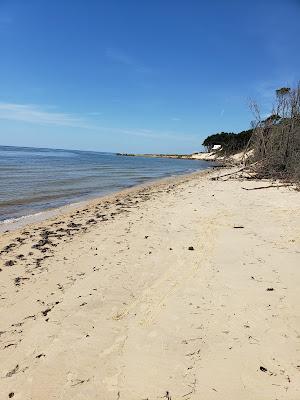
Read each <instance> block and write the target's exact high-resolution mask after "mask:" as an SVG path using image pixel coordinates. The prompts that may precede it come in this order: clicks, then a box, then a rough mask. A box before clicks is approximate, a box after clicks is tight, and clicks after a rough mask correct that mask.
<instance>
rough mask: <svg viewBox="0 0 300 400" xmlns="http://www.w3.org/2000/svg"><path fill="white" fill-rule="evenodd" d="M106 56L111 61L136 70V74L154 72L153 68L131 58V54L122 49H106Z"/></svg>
mask: <svg viewBox="0 0 300 400" xmlns="http://www.w3.org/2000/svg"><path fill="white" fill-rule="evenodd" d="M105 55H106V57H107V58H108V59H110V60H111V61H113V62H115V63H118V64H122V65H124V66H127V67H130V68H132V69H134V70H135V71H136V72H140V73H151V72H153V69H152V68H149V67H147V66H145V65H143V63H141V62H140V61H138V60H136V59H135V58H134V57H132V56H130V55H129V54H127V53H126V52H124V51H122V50H120V49H117V48H113V47H109V48H107V49H106V52H105Z"/></svg>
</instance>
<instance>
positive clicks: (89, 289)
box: [0, 171, 300, 400]
mask: <svg viewBox="0 0 300 400" xmlns="http://www.w3.org/2000/svg"><path fill="white" fill-rule="evenodd" d="M222 173H223V171H221V172H219V171H218V172H216V171H214V172H212V173H210V174H208V173H197V174H193V175H190V176H185V177H179V178H174V179H169V180H165V181H162V182H159V183H156V184H152V185H149V186H145V187H142V188H137V189H134V190H130V191H125V192H123V193H122V194H118V195H116V196H111V197H110V198H104V199H102V200H101V199H99V200H97V201H93V202H91V203H90V204H89V205H88V206H84V207H82V208H81V209H80V210H78V211H74V210H72V211H69V213H67V214H65V215H64V216H58V217H56V218H52V219H50V220H47V221H44V222H43V223H39V224H36V225H31V226H28V227H26V228H22V229H20V230H19V231H16V232H9V233H5V234H1V239H0V250H2V252H1V271H0V280H1V281H0V285H1V293H0V301H1V311H0V331H1V332H0V398H1V400H2V399H6V398H14V399H18V400H19V399H20V400H29V399H34V400H48V399H51V400H52V399H56V400H57V399H63V400H64V399H68V400H69V399H70V400H71V399H72V400H79V399H80V400H94V399H100V400H103V399H104V400H118V399H121V400H142V399H144V400H145V399H149V400H153V399H172V400H177V399H185V400H186V399H199V400H202V399H203V400H210V399H212V400H215V399H218V400H241V399H243V400H247V399H249V400H253V399H260V400H267V399H268V400H275V399H278V400H282V399H290V400H297V399H300V346H299V340H300V339H299V338H300V318H299V314H300V290H299V288H300V248H299V237H300V234H299V233H300V215H299V212H300V205H299V192H296V191H294V190H291V189H289V188H280V189H275V188H274V189H273V188H271V189H264V190H253V191H246V190H243V189H242V187H247V188H251V187H257V186H260V185H265V183H262V182H254V181H240V180H228V181H226V182H224V181H213V180H210V179H209V178H210V176H212V174H222ZM32 246H34V247H33V248H32ZM191 246H192V247H191ZM189 248H190V250H189ZM192 249H194V250H192Z"/></svg>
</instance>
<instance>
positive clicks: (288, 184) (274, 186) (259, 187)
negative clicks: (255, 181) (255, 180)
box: [242, 183, 293, 190]
mask: <svg viewBox="0 0 300 400" xmlns="http://www.w3.org/2000/svg"><path fill="white" fill-rule="evenodd" d="M287 186H293V184H292V183H285V184H283V185H268V186H258V187H254V188H245V187H242V189H244V190H259V189H268V188H280V187H287Z"/></svg>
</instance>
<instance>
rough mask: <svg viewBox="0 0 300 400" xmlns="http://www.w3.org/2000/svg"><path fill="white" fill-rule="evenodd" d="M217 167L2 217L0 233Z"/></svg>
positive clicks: (153, 180) (153, 179) (216, 167)
mask: <svg viewBox="0 0 300 400" xmlns="http://www.w3.org/2000/svg"><path fill="white" fill-rule="evenodd" d="M218 168H222V166H218V165H216V166H209V167H207V168H206V169H200V170H197V171H193V172H188V173H178V174H174V175H169V176H165V177H161V178H151V179H149V180H147V181H145V182H143V183H139V184H137V185H132V186H130V187H124V188H122V189H120V190H116V191H112V192H110V193H106V194H103V195H102V196H101V195H100V196H99V195H95V196H91V197H89V198H87V199H85V200H81V201H75V202H72V203H69V204H65V205H62V206H59V207H53V208H52V207H51V208H47V209H44V210H41V211H39V212H36V213H32V214H26V215H21V216H19V217H15V218H14V217H12V218H7V219H4V220H3V221H0V234H1V233H5V232H6V231H15V230H17V229H21V228H22V227H26V226H27V225H32V224H34V223H39V222H43V221H45V220H48V219H50V218H55V217H58V216H59V215H63V214H65V213H68V212H69V211H71V210H73V209H75V210H77V209H80V208H81V207H86V206H88V205H89V204H90V203H93V202H95V201H96V202H97V201H98V200H99V201H100V200H101V199H106V198H107V199H110V198H111V197H112V196H116V195H118V194H119V193H123V192H124V193H125V192H126V193H127V192H128V191H129V192H130V191H131V190H134V189H138V188H143V187H144V186H152V185H153V184H155V183H160V182H163V181H164V180H169V179H176V178H180V177H187V176H189V175H193V174H198V173H203V172H209V171H212V170H216V169H218Z"/></svg>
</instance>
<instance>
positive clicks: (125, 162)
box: [0, 146, 211, 221]
mask: <svg viewBox="0 0 300 400" xmlns="http://www.w3.org/2000/svg"><path fill="white" fill-rule="evenodd" d="M210 165H211V164H209V163H207V162H205V161H196V160H195V161H194V160H176V159H165V158H143V157H123V156H122V157H121V156H117V155H115V154H108V153H100V152H90V151H76V150H53V149H36V148H28V147H10V146H9V147H8V146H0V221H4V220H7V219H13V218H18V217H21V216H24V215H29V214H35V213H38V212H41V211H44V210H47V209H51V208H56V207H60V206H63V205H66V204H70V203H75V202H79V201H82V200H86V199H89V198H93V197H97V196H101V195H104V194H108V193H112V192H116V191H118V190H121V189H124V188H127V187H131V186H134V185H137V184H139V183H142V182H146V181H148V180H153V179H156V178H161V177H166V176H171V175H177V174H183V173H187V172H192V171H196V170H200V169H206V168H209V167H210Z"/></svg>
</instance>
